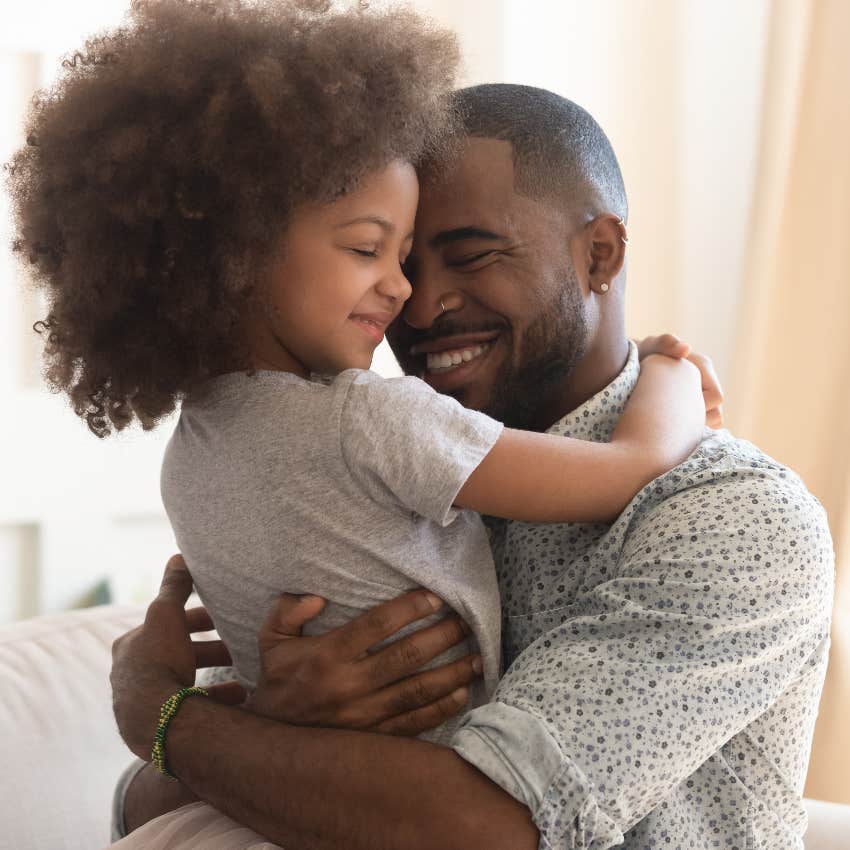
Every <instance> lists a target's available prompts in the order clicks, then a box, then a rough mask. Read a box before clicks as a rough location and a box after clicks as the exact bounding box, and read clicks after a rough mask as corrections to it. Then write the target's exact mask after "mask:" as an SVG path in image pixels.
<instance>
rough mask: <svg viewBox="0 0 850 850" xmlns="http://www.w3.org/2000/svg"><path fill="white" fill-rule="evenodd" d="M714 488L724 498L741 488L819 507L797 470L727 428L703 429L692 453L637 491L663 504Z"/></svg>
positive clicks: (697, 498) (703, 496)
mask: <svg viewBox="0 0 850 850" xmlns="http://www.w3.org/2000/svg"><path fill="white" fill-rule="evenodd" d="M717 488H721V489H722V491H723V493H724V495H725V496H726V497H727V498H728V497H730V496H731V497H734V494H735V493H736V492H738V491H740V492H741V493H742V494H744V493H745V494H748V495H749V496H750V497H757V496H762V497H763V498H764V499H767V500H770V499H773V498H776V499H780V500H783V499H786V500H787V499H790V500H792V501H793V502H794V503H795V504H799V505H806V506H807V507H810V508H811V509H812V510H815V511H817V512H822V511H823V508H822V507H821V505H820V503H819V502H818V501H817V499H816V498H815V497H814V496H813V495H812V493H810V492H809V490H808V488H807V487H806V485H805V484H804V483H803V481H802V479H801V478H800V476H799V475H797V473H795V472H794V471H793V470H792V469H790V468H789V467H787V466H785V465H784V464H782V463H780V462H779V461H777V460H775V459H774V458H772V457H770V455H768V454H765V452H763V451H762V450H761V449H759V448H758V447H757V446H755V445H753V443H751V442H749V441H747V440H742V439H740V438H738V437H735V436H734V435H732V434H731V433H730V432H729V431H726V430H723V431H710V430H708V429H706V435H705V437H704V438H703V440H702V442H701V443H700V444H699V446H697V448H696V449H695V450H694V452H693V453H692V454H691V456H690V457H689V458H688V459H687V460H686V461H685V462H684V463H683V464H681V465H679V466H677V467H676V468H675V469H672V470H671V471H670V472H667V473H665V474H664V475H662V476H660V477H659V478H656V479H655V480H654V481H653V482H651V483H650V484H649V485H647V487H646V488H644V491H643V492H642V493H641V496H643V498H644V500H645V501H648V502H649V503H651V504H654V505H656V506H658V507H663V506H664V502H666V501H667V500H668V499H672V498H674V497H675V498H676V503H677V504H681V502H682V500H685V501H694V502H698V501H703V500H705V499H706V498H707V497H708V496H709V494H710V493H711V491H712V490H714V489H717Z"/></svg>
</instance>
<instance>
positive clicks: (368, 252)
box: [349, 248, 378, 259]
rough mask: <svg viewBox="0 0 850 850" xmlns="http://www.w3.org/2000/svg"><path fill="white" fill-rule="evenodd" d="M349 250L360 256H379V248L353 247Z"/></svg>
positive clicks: (373, 257)
mask: <svg viewBox="0 0 850 850" xmlns="http://www.w3.org/2000/svg"><path fill="white" fill-rule="evenodd" d="M349 250H351V251H352V252H353V253H354V254H357V255H358V256H360V257H370V258H372V259H375V258H376V257H377V256H378V249H377V248H371V249H370V248H351V249H349Z"/></svg>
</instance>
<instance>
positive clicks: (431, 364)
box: [425, 343, 490, 372]
mask: <svg viewBox="0 0 850 850" xmlns="http://www.w3.org/2000/svg"><path fill="white" fill-rule="evenodd" d="M489 348H490V345H489V343H486V344H484V345H470V346H467V347H466V348H458V349H455V350H454V351H439V352H437V353H435V354H427V355H426V356H425V365H426V366H427V368H428V371H429V372H444V371H446V370H448V369H455V368H457V367H458V366H460V365H461V363H469V361H470V360H474V359H475V358H476V357H480V356H481V355H482V354H483V353H484V352H485V351H487V350H489Z"/></svg>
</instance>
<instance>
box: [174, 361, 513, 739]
mask: <svg viewBox="0 0 850 850" xmlns="http://www.w3.org/2000/svg"><path fill="white" fill-rule="evenodd" d="M501 430H502V426H501V424H500V423H498V422H496V421H495V420H493V419H490V418H489V417H487V416H485V415H483V414H481V413H477V412H475V411H471V410H467V409H466V408H464V407H463V406H462V405H460V404H459V403H458V402H456V401H455V400H454V399H451V398H448V397H447V396H443V395H440V394H438V393H436V392H434V391H433V390H432V389H431V388H430V387H429V386H428V385H427V384H425V383H424V382H422V381H420V380H418V379H417V378H392V379H384V378H381V377H379V376H378V375H376V374H374V373H372V372H366V371H362V370H356V369H351V370H347V371H345V372H343V373H341V374H340V375H338V376H336V377H335V378H334V379H332V380H330V381H329V382H324V383H323V382H319V381H305V380H302V379H301V378H298V377H297V376H295V375H292V374H290V373H288V372H271V371H262V372H256V373H254V374H252V375H248V374H245V373H232V374H228V375H223V376H221V377H218V378H215V379H213V380H212V381H210V382H209V384H208V385H207V386H206V387H205V389H204V392H203V393H202V394H198V395H197V396H195V397H193V398H191V399H187V400H186V401H185V402H184V404H183V409H182V412H181V415H180V419H179V421H178V424H177V428H176V429H175V432H174V434H173V436H172V438H171V441H170V442H169V444H168V448H167V450H166V453H165V459H164V462H163V469H162V497H163V501H164V503H165V507H166V510H167V512H168V516H169V519H170V520H171V524H172V526H173V528H174V533H175V536H176V538H177V543H178V545H179V547H180V549H181V551H182V552H183V555H184V556H185V558H186V563H187V565H188V567H189V570H190V572H191V573H192V578H193V579H194V582H195V587H196V589H197V591H198V594H199V596H200V597H201V600H202V601H203V603H204V605H205V606H206V607H207V608H208V610H209V611H210V613H211V615H212V617H213V620H214V622H215V624H216V627H217V629H218V631H219V634H220V635H221V637H222V639H223V640H224V641H225V643H226V644H227V646H228V648H229V649H230V652H231V654H232V656H233V662H234V666H235V668H236V672H237V675H238V677H239V678H240V679H241V681H242V682H243V683H244V684H245V685H246V686H248V687H249V688H250V687H252V686H253V685H254V684H255V683H256V681H257V678H258V676H259V653H258V650H257V632H258V630H259V628H260V626H261V625H262V622H263V620H264V619H265V618H266V616H267V615H268V613H269V611H270V609H271V607H272V605H273V604H274V602H275V601H276V599H277V597H278V595H279V594H280V593H283V592H286V593H314V594H317V595H319V596H323V597H325V598H326V599H327V600H328V604H327V606H326V607H325V609H324V610H323V611H322V613H321V614H320V615H319V616H318V617H317V618H316V619H315V620H312V621H311V622H310V623H309V624H308V626H307V628H306V629H305V633H307V634H319V633H322V632H324V631H327V630H329V629H332V628H334V627H336V626H339V625H341V624H342V623H345V622H347V621H348V620H350V619H351V618H353V617H355V616H357V615H358V614H360V613H362V612H363V611H366V610H368V609H370V608H372V607H373V606H375V605H377V604H378V603H380V602H385V601H387V600H390V599H393V598H395V597H396V596H398V595H399V594H400V593H403V592H405V591H408V590H411V589H413V588H416V587H426V588H429V589H430V590H433V591H434V592H435V593H436V594H437V595H439V596H440V597H441V598H442V599H444V600H445V602H446V603H447V604H448V605H449V606H450V607H451V608H452V609H454V610H455V611H456V612H457V613H458V614H460V615H461V616H462V617H463V618H464V620H465V621H466V622H467V623H468V624H469V626H470V628H471V630H472V634H471V636H470V640H468V641H466V642H464V643H463V644H461V645H459V646H457V647H454V648H453V649H452V650H450V651H449V652H448V653H445V654H444V655H443V656H441V657H440V659H438V661H435V663H445V662H446V661H449V660H453V659H455V658H460V657H462V656H463V655H465V654H467V653H468V652H470V651H475V650H476V649H477V650H478V651H479V652H480V653H481V656H482V660H483V664H484V681H483V683H482V682H479V683H477V684H476V685H474V686H473V687H472V689H471V693H470V705H469V707H470V708H473V707H475V706H478V705H483V704H484V703H485V702H486V701H487V699H488V696H489V695H490V694H491V693H492V691H493V689H494V688H495V685H496V683H497V681H498V677H499V673H500V669H499V668H500V618H501V613H500V605H499V595H498V586H497V582H496V575H495V569H494V566H493V560H492V557H491V554H490V547H489V544H488V539H487V533H486V531H485V529H484V526H483V525H482V523H481V520H480V519H479V517H478V515H477V514H475V513H473V512H471V511H465V510H458V509H456V508H454V507H453V506H452V505H453V502H454V500H455V498H456V496H457V493H458V491H459V490H460V488H461V487H462V485H463V484H464V482H465V481H466V479H467V478H468V477H469V475H470V474H471V473H472V471H473V470H474V469H475V468H476V467H477V466H478V464H479V463H480V462H481V461H482V459H483V458H484V457H485V455H486V454H487V453H488V452H489V451H490V449H491V448H492V447H493V445H494V443H495V442H496V440H497V439H498V437H499V434H500V433H501ZM439 616H444V614H438V615H435V616H434V617H433V618H429V619H428V620H425V621H422V622H421V623H420V624H417V625H416V628H419V627H420V626H421V625H422V624H423V623H424V624H428V623H429V622H432V621H436V619H438V617H439ZM404 633H405V632H402V633H401V634H404ZM400 636H401V635H400ZM458 723H459V720H453V721H449V722H448V723H446V724H444V725H443V726H442V727H440V728H439V729H436V730H434V731H433V732H431V733H429V734H428V735H425V736H423V737H425V738H427V739H428V740H431V741H436V742H440V743H447V742H448V740H449V739H450V738H451V735H452V733H453V732H454V730H455V728H456V727H457V724H458Z"/></svg>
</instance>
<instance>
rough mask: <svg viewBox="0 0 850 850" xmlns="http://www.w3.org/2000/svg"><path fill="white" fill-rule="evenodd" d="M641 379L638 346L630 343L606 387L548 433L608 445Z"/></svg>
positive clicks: (560, 420) (558, 422) (557, 423)
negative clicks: (639, 378) (625, 356)
mask: <svg viewBox="0 0 850 850" xmlns="http://www.w3.org/2000/svg"><path fill="white" fill-rule="evenodd" d="M639 376H640V362H639V360H638V350H637V346H636V345H635V344H634V342H632V340H629V356H628V359H627V360H626V365H625V366H624V367H623V370H622V372H620V374H619V375H617V377H616V378H614V380H613V381H611V383H610V384H608V386H607V387H605V388H604V389H602V390H600V391H599V392H598V393H596V395H595V396H592V397H591V398H589V399H588V400H587V401H586V402H584V404H581V405H579V406H578V407H577V408H576V409H575V410H571V411H570V412H569V413H568V414H567V415H566V416H564V417H563V418H562V419H559V420H558V421H557V422H556V423H555V424H554V425H553V426H552V427H551V428H549V430H548V431H547V432H546V433H547V434H555V435H557V436H559V437H575V438H576V439H578V440H590V441H591V442H594V443H607V442H609V441H610V439H611V434H613V432H614V428H615V427H616V426H617V422H619V421H620V417H621V416H622V415H623V409H624V408H625V406H626V402H627V401H628V400H629V396H630V395H631V394H632V390H634V388H635V384H636V383H637V381H638V377H639Z"/></svg>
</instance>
